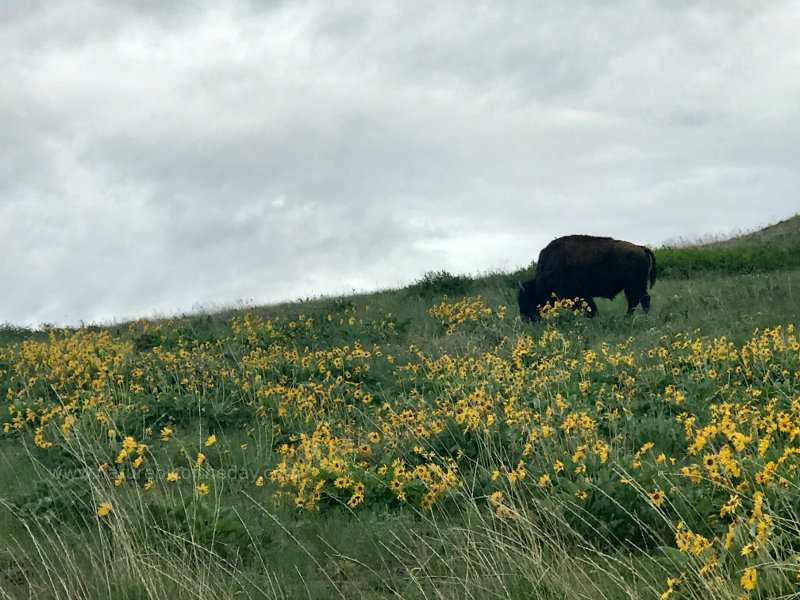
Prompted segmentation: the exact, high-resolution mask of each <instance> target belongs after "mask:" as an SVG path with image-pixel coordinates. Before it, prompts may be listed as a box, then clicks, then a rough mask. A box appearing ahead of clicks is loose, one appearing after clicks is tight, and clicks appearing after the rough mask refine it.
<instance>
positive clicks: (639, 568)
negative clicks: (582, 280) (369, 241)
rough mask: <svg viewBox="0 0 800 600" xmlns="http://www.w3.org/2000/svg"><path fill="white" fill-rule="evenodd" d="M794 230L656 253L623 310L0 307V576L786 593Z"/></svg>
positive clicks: (479, 299) (488, 297) (79, 588)
mask: <svg viewBox="0 0 800 600" xmlns="http://www.w3.org/2000/svg"><path fill="white" fill-rule="evenodd" d="M798 247H800V218H799V217H794V218H793V219H790V220H788V221H785V222H784V223H781V224H778V225H776V226H773V227H771V228H767V229H765V230H763V231H762V232H757V233H754V234H750V235H746V236H742V237H740V238H738V239H736V240H729V241H726V242H725V243H720V244H712V245H710V246H704V247H699V246H698V247H688V248H661V249H658V250H657V251H656V256H657V260H658V263H659V270H660V277H659V281H658V282H657V283H656V286H655V288H654V289H653V291H652V297H653V308H652V310H651V312H650V313H649V314H647V315H643V314H641V313H637V314H635V315H634V316H633V317H626V316H625V315H624V312H625V307H624V301H623V300H622V299H617V300H615V301H613V302H611V301H600V302H598V306H599V313H600V314H599V316H598V317H597V318H595V319H592V320H589V319H586V318H585V317H584V316H583V315H582V314H576V313H575V312H574V311H573V310H572V309H571V308H570V307H569V306H566V305H564V306H561V307H559V308H558V310H557V311H555V312H553V313H551V314H549V315H548V316H547V318H545V319H544V321H543V322H542V323H541V324H538V325H536V326H529V325H524V324H523V323H522V322H521V321H520V319H519V318H518V313H517V310H516V305H515V290H516V281H517V280H518V279H519V278H521V277H524V276H525V275H526V273H527V272H522V271H521V272H519V273H514V274H502V273H499V274H494V275H491V276H487V277H482V278H477V279H473V278H469V277H459V276H453V275H450V274H448V273H444V272H440V273H429V274H427V275H425V276H424V277H422V278H421V279H420V280H419V281H418V282H416V284H414V285H412V286H409V287H408V288H405V289H401V290H391V291H385V292H381V293H375V294H364V295H359V296H352V297H342V298H319V299H314V300H309V301H305V302H298V303H293V304H284V305H280V306H271V307H260V308H254V309H250V310H247V311H234V310H231V311H228V312H224V313H217V314H209V315H192V316H188V317H182V318H175V319H171V320H163V321H157V322H155V321H153V322H151V321H147V320H144V319H143V320H139V321H136V322H133V323H126V324H120V325H115V326H111V327H107V328H100V327H91V328H86V329H79V330H52V331H44V332H36V333H32V332H26V331H23V330H14V329H8V328H7V329H6V330H4V331H3V332H2V335H3V336H4V337H3V338H2V341H3V343H2V345H0V392H1V393H3V397H4V398H5V400H4V403H5V406H4V407H3V409H2V411H0V414H1V415H2V416H0V426H2V430H0V464H3V465H4V466H5V468H4V469H3V470H1V471H0V598H3V599H5V598H28V597H31V596H33V595H35V596H36V597H37V598H108V597H114V598H163V597H172V598H198V597H200V598H206V597H215V598H233V597H246V598H332V597H333V598H336V597H342V598H368V599H373V598H374V599H377V598H404V599H412V598H414V599H416V598H420V599H427V598H448V599H449V598H564V597H570V598H574V597H578V598H640V597H641V598H644V597H663V598H703V599H706V598H726V599H727V598H744V597H750V598H757V597H780V596H787V597H788V596H790V595H793V594H797V593H798V591H800V586H798V579H797V572H798V568H799V567H798V565H799V564H800V563H798V562H797V557H798V556H800V542H798V538H797V531H798V528H800V521H799V520H798V518H797V515H798V514H800V504H799V502H800V500H798V499H799V498H800V495H799V494H798V493H797V492H798V488H799V487H800V478H799V477H798V473H797V471H798V469H797V465H798V456H799V455H800V447H798V445H797V440H798V437H800V334H798V333H797V332H796V331H795V329H794V324H795V323H797V322H798V320H800V295H798V289H800V264H798V262H797V256H798V253H797V252H796V250H797V248H798ZM792 253H794V254H792ZM527 274H529V273H527Z"/></svg>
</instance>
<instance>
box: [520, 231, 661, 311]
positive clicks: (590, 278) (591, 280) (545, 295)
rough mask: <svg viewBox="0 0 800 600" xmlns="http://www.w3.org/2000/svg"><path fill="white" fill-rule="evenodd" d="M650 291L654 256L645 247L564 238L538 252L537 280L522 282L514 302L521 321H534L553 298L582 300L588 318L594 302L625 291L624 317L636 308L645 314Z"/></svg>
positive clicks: (582, 237)
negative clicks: (587, 312) (517, 306)
mask: <svg viewBox="0 0 800 600" xmlns="http://www.w3.org/2000/svg"><path fill="white" fill-rule="evenodd" d="M648 278H649V281H650V287H652V286H653V284H654V283H655V281H656V258H655V256H653V253H652V252H651V251H650V249H649V248H645V247H644V246H637V245H636V244H632V243H630V242H625V241H622V240H615V239H613V238H609V237H595V236H591V235H568V236H566V237H561V238H558V239H556V240H553V241H552V242H550V243H549V244H548V245H547V247H545V249H544V250H542V252H541V253H540V254H539V261H538V263H537V265H536V276H535V277H534V278H533V279H531V280H529V281H526V282H525V283H523V284H522V286H521V287H522V289H521V290H520V292H519V296H518V297H517V301H518V303H519V312H520V314H521V315H522V318H523V320H525V321H530V320H537V319H538V318H539V309H540V308H541V307H542V306H544V305H545V304H547V302H549V301H552V300H553V298H554V297H555V298H556V299H575V298H579V299H583V300H585V301H586V303H587V304H588V310H589V316H590V317H593V316H594V315H596V314H597V305H596V304H595V302H594V298H608V299H612V298H614V297H615V296H616V295H617V294H619V293H620V292H621V291H623V290H624V291H625V298H627V300H628V314H631V313H632V312H633V309H634V308H636V305H637V304H641V305H642V310H644V312H647V311H648V310H650V295H649V294H648V293H647V282H648Z"/></svg>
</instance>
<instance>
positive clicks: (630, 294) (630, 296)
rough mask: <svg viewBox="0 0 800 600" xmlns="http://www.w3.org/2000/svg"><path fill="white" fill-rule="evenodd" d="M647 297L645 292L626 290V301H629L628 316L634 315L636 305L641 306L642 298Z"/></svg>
mask: <svg viewBox="0 0 800 600" xmlns="http://www.w3.org/2000/svg"><path fill="white" fill-rule="evenodd" d="M643 295H646V294H645V293H644V292H641V291H638V290H632V289H628V288H626V289H625V299H626V300H627V301H628V314H629V315H632V314H633V309H635V308H636V305H637V304H639V301H640V300H641V298H642V296H643Z"/></svg>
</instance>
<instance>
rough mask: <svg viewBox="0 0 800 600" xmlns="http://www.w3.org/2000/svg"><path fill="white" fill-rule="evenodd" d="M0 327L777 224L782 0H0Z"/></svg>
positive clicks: (363, 282) (782, 150)
mask: <svg viewBox="0 0 800 600" xmlns="http://www.w3.org/2000/svg"><path fill="white" fill-rule="evenodd" d="M0 57H2V60H0V239H2V249H3V251H2V254H0V256H1V257H2V258H0V282H2V287H3V290H4V292H3V293H2V294H0V322H3V321H6V322H9V323H13V324H18V325H37V324H39V323H43V322H46V323H56V324H64V323H68V324H75V323H78V322H79V321H81V320H83V321H85V322H87V323H88V322H105V321H109V320H119V319H124V318H133V317H139V316H146V315H152V314H155V313H161V314H175V313H180V312H183V311H191V310H192V309H196V308H197V307H199V306H208V305H210V304H226V303H235V302H237V301H244V302H248V303H250V302H255V303H271V302H277V301H281V300H287V299H294V298H297V297H309V296H315V295H320V294H326V295H327V294H340V293H349V292H351V291H352V290H354V289H356V290H367V291H369V290H374V289H377V288H384V287H389V286H395V285H400V284H406V283H409V282H411V281H414V280H415V279H417V278H418V277H420V276H421V275H422V274H423V273H424V272H426V271H428V270H440V269H445V270H448V271H451V272H457V273H471V274H474V273H479V272H485V271H487V270H492V269H504V270H510V269H514V268H517V267H520V266H525V265H527V264H529V263H530V262H531V261H532V260H533V259H535V258H536V256H537V255H538V252H539V250H540V249H541V248H542V247H543V246H544V245H545V244H546V243H547V242H548V241H549V240H551V239H552V238H554V237H557V236H559V235H563V234H567V233H578V232H580V233H595V234H604V235H613V236H615V237H620V238H624V239H629V240H631V241H635V242H638V243H646V244H650V245H653V246H658V245H660V244H662V243H664V242H665V241H669V240H674V239H676V238H679V237H681V238H689V239H691V238H693V237H696V236H700V235H706V234H715V233H716V234H724V233H730V232H732V231H735V230H737V229H753V228H756V227H760V226H764V225H767V224H769V223H773V222H776V221H779V220H781V219H784V218H787V217H790V216H792V215H793V214H796V213H797V212H800V202H799V201H798V200H800V197H799V195H798V191H800V158H798V157H800V3H797V2H793V1H782V2H781V1H775V2H744V1H742V2H734V1H730V2H729V1H725V2H723V1H719V2H689V1H685V2H656V1H655V0H653V1H649V2H648V1H639V2H622V1H619V2H615V1H602V2H601V1H595V2H574V3H572V2H571V3H564V2H531V1H530V0H526V1H524V2H522V1H519V2H517V1H512V0H508V1H505V2H486V3H473V2H461V1H458V0H453V1H444V0H440V1H437V2H427V1H411V0H401V1H397V2H381V1H377V2H365V1H353V2H339V1H331V0H320V1H309V2H277V1H276V2H256V1H251V2H244V1H242V2H234V1H221V2H216V3H205V2H147V1H141V2H139V1H133V0H130V1H127V2H126V1H121V0H116V1H115V2H90V1H74V0H72V1H69V2H67V1H60V2H59V1H48V2H34V1H26V2H17V1H16V0H0Z"/></svg>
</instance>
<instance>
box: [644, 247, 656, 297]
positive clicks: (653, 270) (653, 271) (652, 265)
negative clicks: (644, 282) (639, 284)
mask: <svg viewBox="0 0 800 600" xmlns="http://www.w3.org/2000/svg"><path fill="white" fill-rule="evenodd" d="M645 250H647V255H648V256H649V257H650V287H653V284H654V283H655V282H656V256H655V254H653V251H652V250H650V248H645Z"/></svg>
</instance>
